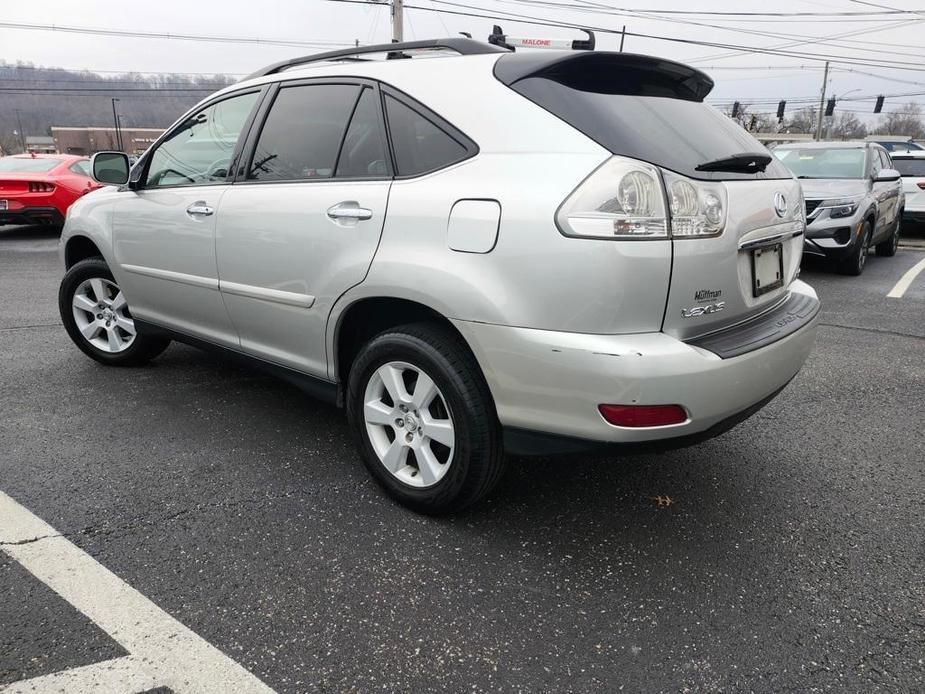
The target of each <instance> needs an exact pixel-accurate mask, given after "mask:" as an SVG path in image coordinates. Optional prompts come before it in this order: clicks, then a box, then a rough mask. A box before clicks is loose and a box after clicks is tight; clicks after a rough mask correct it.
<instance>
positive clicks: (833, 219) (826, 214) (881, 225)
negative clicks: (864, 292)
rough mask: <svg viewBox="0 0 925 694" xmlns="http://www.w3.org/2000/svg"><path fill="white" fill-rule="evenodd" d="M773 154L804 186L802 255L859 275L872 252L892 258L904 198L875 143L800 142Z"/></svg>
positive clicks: (887, 159)
mask: <svg viewBox="0 0 925 694" xmlns="http://www.w3.org/2000/svg"><path fill="white" fill-rule="evenodd" d="M774 154H775V155H776V156H777V158H778V159H779V160H780V161H781V162H783V163H784V164H785V165H786V166H787V167H788V168H789V169H790V170H791V171H793V173H794V175H796V177H797V178H798V179H800V183H801V184H802V186H803V197H804V198H805V199H806V237H805V239H804V244H803V253H804V254H808V255H816V256H823V257H825V258H829V259H832V260H835V261H836V262H837V263H838V265H837V267H838V270H839V272H841V273H843V274H846V275H860V274H861V273H862V272H863V271H864V266H865V264H866V263H867V254H868V252H869V251H870V247H871V246H872V245H873V246H876V248H877V255H882V256H892V255H894V254H895V253H896V247H897V245H898V244H899V227H900V224H901V223H902V216H903V207H904V204H905V198H904V196H903V188H902V181H901V180H900V174H899V171H896V170H895V169H894V168H893V162H892V161H891V160H890V155H889V154H888V153H887V151H886V150H885V149H884V148H883V147H882V146H880V145H879V144H877V143H875V142H804V143H793V144H786V145H780V146H778V147H776V148H775V149H774Z"/></svg>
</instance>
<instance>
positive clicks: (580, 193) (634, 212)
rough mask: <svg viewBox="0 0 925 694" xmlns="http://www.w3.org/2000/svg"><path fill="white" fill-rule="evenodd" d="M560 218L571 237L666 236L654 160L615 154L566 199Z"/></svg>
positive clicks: (564, 229) (655, 237)
mask: <svg viewBox="0 0 925 694" xmlns="http://www.w3.org/2000/svg"><path fill="white" fill-rule="evenodd" d="M556 220H557V221H558V223H559V229H560V230H561V231H562V233H563V234H565V235H566V236H576V237H580V238H590V239H666V238H668V217H667V214H666V212H665V194H664V191H663V189H662V183H661V176H660V175H659V173H658V170H657V169H656V168H655V167H654V166H651V165H650V164H646V163H644V162H641V161H635V160H634V159H625V158H623V157H611V158H610V159H608V160H607V161H606V162H605V163H604V164H603V165H601V166H600V167H599V168H598V169H597V171H595V172H594V173H593V174H591V175H590V176H588V178H586V179H585V180H584V181H583V182H582V184H581V185H580V186H578V188H576V189H575V191H574V192H573V193H572V194H571V195H569V196H568V198H566V200H565V202H564V203H562V206H561V207H560V208H559V212H558V213H557V214H556Z"/></svg>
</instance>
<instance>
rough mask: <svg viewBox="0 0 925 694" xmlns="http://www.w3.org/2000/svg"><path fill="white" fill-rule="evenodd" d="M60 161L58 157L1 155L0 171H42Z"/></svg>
mask: <svg viewBox="0 0 925 694" xmlns="http://www.w3.org/2000/svg"><path fill="white" fill-rule="evenodd" d="M60 163H61V160H60V159H32V158H31V157H3V158H2V159H0V173H44V172H46V171H51V170H52V169H53V168H55V167H56V166H57V165H58V164H60Z"/></svg>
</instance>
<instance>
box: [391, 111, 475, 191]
mask: <svg viewBox="0 0 925 694" xmlns="http://www.w3.org/2000/svg"><path fill="white" fill-rule="evenodd" d="M385 109H386V115H387V116H388V120H389V134H390V135H391V136H392V147H393V148H394V150H395V166H396V168H397V169H398V175H399V176H413V175H416V174H422V173H426V172H428V171H435V170H436V169H441V168H443V167H445V166H449V165H450V164H454V163H456V162H458V161H461V160H463V159H465V158H466V157H467V156H468V155H469V152H468V150H467V149H466V147H465V146H464V145H463V144H462V143H460V142H458V141H456V140H455V139H453V137H451V136H450V135H449V134H447V133H446V132H445V131H444V130H442V129H441V128H439V127H438V126H437V125H435V124H434V123H433V122H432V121H430V120H429V119H427V118H425V117H424V116H423V115H421V114H420V113H418V112H417V111H415V110H414V109H412V108H410V107H409V106H406V105H405V104H403V103H402V102H400V101H398V99H394V98H392V97H391V96H388V95H386V98H385Z"/></svg>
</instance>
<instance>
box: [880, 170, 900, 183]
mask: <svg viewBox="0 0 925 694" xmlns="http://www.w3.org/2000/svg"><path fill="white" fill-rule="evenodd" d="M900 178H902V174H900V173H899V171H897V170H896V169H880V172H879V173H878V174H877V175H876V177H874V181H875V182H876V183H880V182H881V181H898V180H899V179H900Z"/></svg>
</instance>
